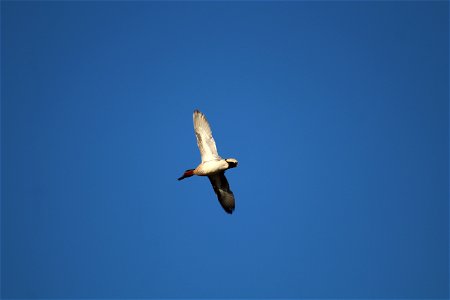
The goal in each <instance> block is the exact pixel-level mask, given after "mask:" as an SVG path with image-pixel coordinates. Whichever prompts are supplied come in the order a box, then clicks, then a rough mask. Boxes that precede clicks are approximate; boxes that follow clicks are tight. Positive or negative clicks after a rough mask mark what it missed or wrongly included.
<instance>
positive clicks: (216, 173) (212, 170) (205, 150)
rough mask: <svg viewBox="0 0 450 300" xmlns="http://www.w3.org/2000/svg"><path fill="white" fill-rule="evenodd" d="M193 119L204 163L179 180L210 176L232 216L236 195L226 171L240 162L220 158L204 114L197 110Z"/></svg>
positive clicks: (226, 210)
mask: <svg viewBox="0 0 450 300" xmlns="http://www.w3.org/2000/svg"><path fill="white" fill-rule="evenodd" d="M193 119H194V132H195V136H196V138H197V146H198V149H199V150H200V155H201V159H202V162H201V163H200V164H199V165H198V166H197V167H196V168H195V169H189V170H186V171H185V172H184V173H183V175H182V176H181V177H180V178H178V180H183V179H185V178H187V177H191V176H193V175H197V176H208V178H209V181H210V182H211V185H212V187H213V189H214V192H215V193H216V195H217V199H218V200H219V203H220V205H221V206H222V208H223V209H224V210H225V212H226V213H228V214H232V213H233V211H234V208H235V201H234V194H233V192H232V191H231V189H230V185H229V183H228V180H227V178H226V177H225V171H226V170H228V169H231V168H235V167H237V165H238V161H237V159H235V158H226V159H223V158H222V157H220V156H219V153H218V152H217V147H216V142H215V141H214V138H213V136H212V131H211V127H210V126H209V123H208V120H207V119H206V116H205V115H204V114H203V113H202V112H200V111H199V110H197V109H196V110H194V114H193Z"/></svg>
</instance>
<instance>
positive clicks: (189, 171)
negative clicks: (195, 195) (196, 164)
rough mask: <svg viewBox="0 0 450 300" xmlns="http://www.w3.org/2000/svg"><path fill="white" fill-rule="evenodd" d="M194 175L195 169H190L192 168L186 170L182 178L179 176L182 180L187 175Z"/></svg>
mask: <svg viewBox="0 0 450 300" xmlns="http://www.w3.org/2000/svg"><path fill="white" fill-rule="evenodd" d="M192 175H194V169H190V170H186V171H185V172H184V174H183V176H181V177H180V178H178V180H182V179H185V178H187V177H191V176H192Z"/></svg>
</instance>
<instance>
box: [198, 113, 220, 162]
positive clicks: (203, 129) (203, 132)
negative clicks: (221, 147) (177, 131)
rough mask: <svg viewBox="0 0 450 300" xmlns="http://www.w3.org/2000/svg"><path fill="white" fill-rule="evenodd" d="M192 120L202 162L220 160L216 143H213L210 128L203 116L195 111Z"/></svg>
mask: <svg viewBox="0 0 450 300" xmlns="http://www.w3.org/2000/svg"><path fill="white" fill-rule="evenodd" d="M193 118H194V131H195V136H196V137H197V146H198V149H199V150H200V155H201V157H202V162H205V161H210V160H220V159H222V158H221V157H220V156H219V154H218V153H217V148H216V142H215V141H214V138H213V136H212V131H211V127H210V126H209V123H208V120H207V119H206V117H205V115H204V114H202V113H201V112H200V111H198V110H195V111H194V116H193Z"/></svg>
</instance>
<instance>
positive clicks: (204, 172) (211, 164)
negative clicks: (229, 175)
mask: <svg viewBox="0 0 450 300" xmlns="http://www.w3.org/2000/svg"><path fill="white" fill-rule="evenodd" d="M226 169H228V163H227V162H226V161H225V160H224V159H221V160H211V161H206V162H204V163H201V164H200V165H199V166H198V167H197V168H196V169H195V174H196V175H200V176H208V175H211V174H214V173H217V172H220V171H223V170H226Z"/></svg>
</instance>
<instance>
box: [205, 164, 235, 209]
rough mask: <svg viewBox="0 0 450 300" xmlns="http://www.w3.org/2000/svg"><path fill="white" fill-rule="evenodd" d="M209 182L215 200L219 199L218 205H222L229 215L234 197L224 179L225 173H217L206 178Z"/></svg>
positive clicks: (232, 207)
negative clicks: (214, 194)
mask: <svg viewBox="0 0 450 300" xmlns="http://www.w3.org/2000/svg"><path fill="white" fill-rule="evenodd" d="M208 178H209V181H211V184H212V186H213V188H214V192H215V193H216V195H217V199H219V202H220V205H222V207H223V209H224V210H225V211H226V212H227V213H229V214H231V213H233V210H234V195H233V192H232V191H231V190H230V185H229V184H228V180H227V178H226V177H225V172H219V173H216V174H214V175H210V176H208Z"/></svg>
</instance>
